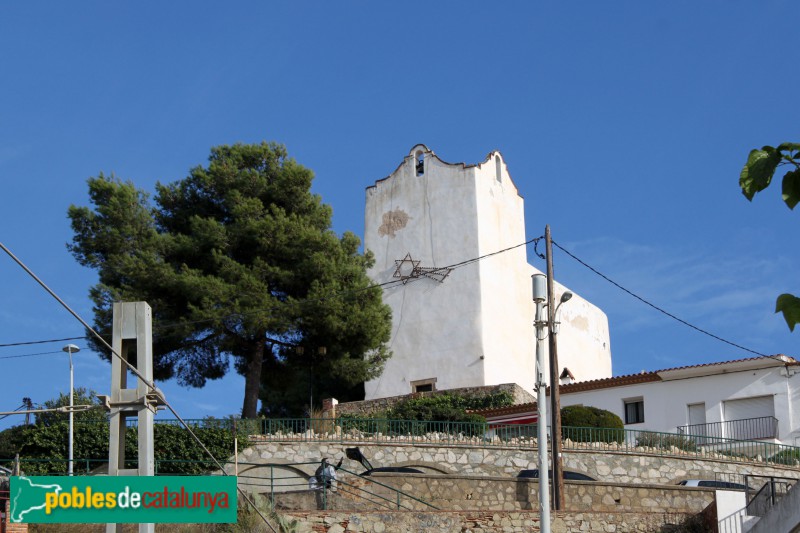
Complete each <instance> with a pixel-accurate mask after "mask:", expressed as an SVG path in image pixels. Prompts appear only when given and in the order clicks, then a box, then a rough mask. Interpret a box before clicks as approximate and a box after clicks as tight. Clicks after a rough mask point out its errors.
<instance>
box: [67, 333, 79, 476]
mask: <svg viewBox="0 0 800 533" xmlns="http://www.w3.org/2000/svg"><path fill="white" fill-rule="evenodd" d="M62 350H63V351H65V352H67V353H68V354H69V465H68V466H67V473H68V474H69V475H70V476H71V475H72V459H73V445H72V442H73V435H74V434H73V428H74V426H73V422H74V416H75V415H74V413H73V412H72V408H73V401H74V400H73V396H74V394H73V391H74V389H75V381H74V371H73V367H72V354H73V353H78V352H80V351H81V349H80V348H78V347H77V346H75V345H74V344H67V345H66V346H64V347H63V348H62Z"/></svg>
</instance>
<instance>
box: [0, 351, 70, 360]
mask: <svg viewBox="0 0 800 533" xmlns="http://www.w3.org/2000/svg"><path fill="white" fill-rule="evenodd" d="M57 353H63V352H62V351H61V350H58V351H55V352H39V353H26V354H22V355H4V356H2V357H0V359H18V358H20V357H33V356H34V355H52V354H57Z"/></svg>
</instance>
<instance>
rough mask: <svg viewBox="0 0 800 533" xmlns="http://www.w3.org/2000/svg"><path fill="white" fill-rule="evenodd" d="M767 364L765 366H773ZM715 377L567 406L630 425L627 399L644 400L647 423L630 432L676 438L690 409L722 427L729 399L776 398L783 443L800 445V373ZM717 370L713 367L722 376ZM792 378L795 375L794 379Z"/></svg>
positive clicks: (574, 398) (566, 399)
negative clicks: (701, 407) (697, 408)
mask: <svg viewBox="0 0 800 533" xmlns="http://www.w3.org/2000/svg"><path fill="white" fill-rule="evenodd" d="M770 364H773V363H770V362H769V361H765V362H764V365H770ZM729 366H730V367H731V370H730V371H726V372H725V373H718V374H714V375H704V376H695V377H686V378H684V379H671V380H668V381H656V382H648V383H640V384H636V385H628V386H624V387H611V388H606V389H599V390H593V391H586V392H575V393H566V394H565V393H563V392H562V394H561V405H562V407H564V406H567V405H578V404H583V405H587V406H593V407H599V408H601V409H606V410H608V411H611V412H613V413H615V414H617V415H619V417H620V418H622V419H623V421H624V420H625V411H624V403H625V400H627V399H634V398H642V399H643V400H644V422H643V423H640V424H627V425H626V426H625V427H626V428H627V429H638V430H651V431H663V432H669V433H674V432H676V431H677V428H678V426H683V425H686V424H688V423H689V418H688V405H690V404H697V403H701V402H704V403H705V410H706V423H707V424H711V423H714V422H723V421H725V419H724V412H723V402H724V401H726V400H735V399H744V398H753V397H759V396H772V397H773V401H774V407H775V417H776V418H777V419H778V437H779V440H780V441H781V442H782V443H783V444H788V445H792V446H796V445H799V444H800V412H799V411H800V409H798V407H797V405H800V404H798V403H797V402H798V399H800V374H793V372H788V373H787V370H786V368H785V367H783V366H781V365H780V364H779V363H775V364H774V366H771V367H767V368H757V369H747V370H735V364H729ZM718 369H719V367H718V366H714V367H710V368H708V371H709V372H710V371H717V370H718ZM792 369H793V367H790V370H792ZM789 374H791V376H790V375H789Z"/></svg>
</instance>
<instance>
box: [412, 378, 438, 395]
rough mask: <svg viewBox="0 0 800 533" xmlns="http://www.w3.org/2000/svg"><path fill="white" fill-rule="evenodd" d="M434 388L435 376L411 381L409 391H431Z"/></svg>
mask: <svg viewBox="0 0 800 533" xmlns="http://www.w3.org/2000/svg"><path fill="white" fill-rule="evenodd" d="M435 390H436V378H428V379H419V380H417V381H412V382H411V392H433V391H435Z"/></svg>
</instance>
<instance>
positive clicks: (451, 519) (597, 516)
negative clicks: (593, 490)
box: [285, 511, 695, 533]
mask: <svg viewBox="0 0 800 533" xmlns="http://www.w3.org/2000/svg"><path fill="white" fill-rule="evenodd" d="M285 516H286V517H287V518H294V519H297V520H299V521H300V527H299V529H298V533H310V532H314V533H344V532H347V531H361V532H365V533H389V532H396V531H415V532H416V531H424V532H426V533H436V532H441V533H452V532H454V531H467V532H469V531H480V532H482V533H501V532H508V531H526V532H537V531H540V528H539V513H537V512H512V513H502V512H499V513H492V512H478V511H471V512H430V513H404V512H392V511H389V512H381V513H369V512H366V513H365V512H358V513H346V512H309V513H289V514H286V515H285ZM551 518H552V519H551V531H552V533H568V532H569V533H571V532H593V533H594V532H609V533H613V532H619V533H654V532H661V531H666V530H667V528H669V526H670V525H672V524H681V523H684V522H685V521H687V520H689V521H691V520H693V519H695V518H694V517H690V516H687V515H683V514H680V513H672V514H668V515H665V514H649V513H602V512H580V513H561V512H558V513H554V514H553V515H552V517H551Z"/></svg>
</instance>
